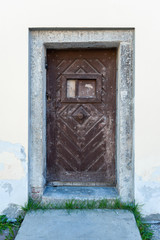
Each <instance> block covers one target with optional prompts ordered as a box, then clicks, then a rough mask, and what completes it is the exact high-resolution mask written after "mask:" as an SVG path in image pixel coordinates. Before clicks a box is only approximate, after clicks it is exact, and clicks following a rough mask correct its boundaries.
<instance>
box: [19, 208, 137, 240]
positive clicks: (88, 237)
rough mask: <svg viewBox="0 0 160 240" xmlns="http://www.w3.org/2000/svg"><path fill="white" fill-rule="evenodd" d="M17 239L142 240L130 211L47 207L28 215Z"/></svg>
mask: <svg viewBox="0 0 160 240" xmlns="http://www.w3.org/2000/svg"><path fill="white" fill-rule="evenodd" d="M15 239H16V240H39V239H41V240H52V239H53V240H76V239H77V240H78V239H80V240H141V237H140V233H139V230H138V228H137V226H136V222H135V219H134V216H133V214H132V213H131V212H129V211H126V210H107V209H105V210H103V209H94V210H89V209H88V210H47V211H42V210H39V211H36V212H30V213H28V214H27V215H26V216H25V219H24V221H23V223H22V226H21V228H20V230H19V232H18V234H17V237H16V238H15Z"/></svg>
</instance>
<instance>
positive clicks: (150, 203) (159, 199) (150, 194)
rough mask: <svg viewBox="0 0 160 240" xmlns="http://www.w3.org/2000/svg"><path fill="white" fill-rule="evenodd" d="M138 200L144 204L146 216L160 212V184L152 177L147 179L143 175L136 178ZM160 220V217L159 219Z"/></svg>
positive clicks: (136, 196)
mask: <svg viewBox="0 0 160 240" xmlns="http://www.w3.org/2000/svg"><path fill="white" fill-rule="evenodd" d="M135 189H136V191H135V198H136V202H137V203H139V204H142V205H143V207H142V212H143V214H144V215H145V216H149V215H151V214H159V213H160V204H159V203H160V184H159V182H157V181H154V180H153V179H152V178H150V179H149V180H147V181H146V180H145V178H143V177H141V176H136V178H135ZM159 220H160V219H159Z"/></svg>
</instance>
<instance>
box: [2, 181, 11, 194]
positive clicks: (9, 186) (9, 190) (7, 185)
mask: <svg viewBox="0 0 160 240" xmlns="http://www.w3.org/2000/svg"><path fill="white" fill-rule="evenodd" d="M2 188H4V189H5V192H8V193H9V195H10V194H11V192H12V191H13V188H12V185H11V184H10V183H4V184H3V185H2Z"/></svg>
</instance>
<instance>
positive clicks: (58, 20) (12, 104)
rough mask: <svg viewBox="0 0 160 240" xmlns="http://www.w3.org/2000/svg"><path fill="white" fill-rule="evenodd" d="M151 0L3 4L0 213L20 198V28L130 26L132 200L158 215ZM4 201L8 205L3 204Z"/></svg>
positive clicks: (23, 114) (24, 128)
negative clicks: (132, 66)
mask: <svg viewBox="0 0 160 240" xmlns="http://www.w3.org/2000/svg"><path fill="white" fill-rule="evenodd" d="M159 22H160V15H159V1H158V0H153V1H148V0H142V1H138V0H134V1H133V0H121V1H118V0H112V1H108V0H104V1H103V0H100V1H98V2H97V1H91V0H88V1H84V0H82V1H80V2H77V1H73V0H68V1H62V0H59V1H51V0H46V1H42V0H34V1H31V0H28V1H20V0H15V1H11V0H8V1H3V2H1V7H0V29H1V38H0V115H1V117H0V139H1V142H0V195H1V197H0V211H1V212H3V210H4V209H6V208H8V207H9V208H11V206H13V204H18V205H23V204H24V203H25V202H26V201H27V196H28V187H27V181H28V180H27V178H28V173H27V169H28V125H29V122H28V119H29V118H28V29H29V28H33V27H40V28H43V27H44V28H46V27H52V28H53V27H83V28H84V27H106V28H109V27H110V28H118V27H120V28H123V27H127V28H132V27H133V28H135V53H136V55H135V69H136V71H135V176H136V179H135V198H136V201H137V202H139V203H143V204H144V206H143V212H144V214H145V215H150V214H160V204H159V202H160V151H159V148H160V144H159V136H160V125H159V122H160V111H159V109H160V101H159V88H160V81H159V55H160V49H159V48H158V43H159V42H160V28H159ZM10 204H12V205H10Z"/></svg>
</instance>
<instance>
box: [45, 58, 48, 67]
mask: <svg viewBox="0 0 160 240" xmlns="http://www.w3.org/2000/svg"><path fill="white" fill-rule="evenodd" d="M45 69H46V70H48V63H47V57H45Z"/></svg>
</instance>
